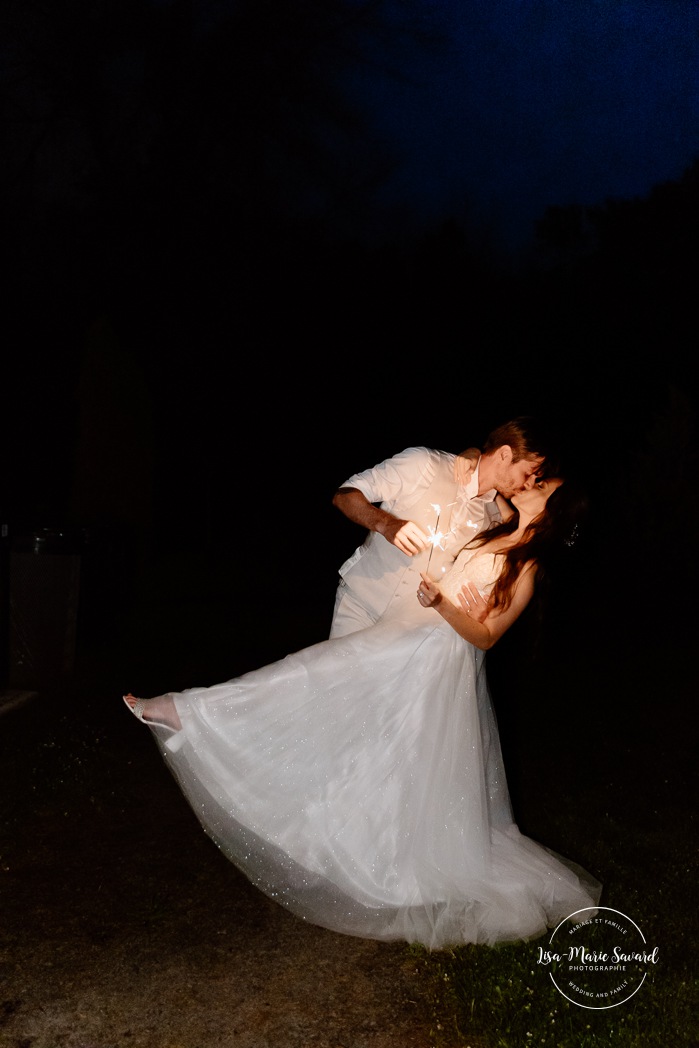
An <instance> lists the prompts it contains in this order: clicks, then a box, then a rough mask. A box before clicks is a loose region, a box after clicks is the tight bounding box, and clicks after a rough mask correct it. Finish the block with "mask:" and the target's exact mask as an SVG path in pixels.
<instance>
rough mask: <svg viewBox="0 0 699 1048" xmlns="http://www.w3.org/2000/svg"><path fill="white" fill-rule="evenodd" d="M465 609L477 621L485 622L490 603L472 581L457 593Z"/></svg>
mask: <svg viewBox="0 0 699 1048" xmlns="http://www.w3.org/2000/svg"><path fill="white" fill-rule="evenodd" d="M457 597H458V598H459V604H460V605H461V608H462V610H463V611H465V612H466V614H467V615H469V617H470V618H472V619H474V620H475V621H476V622H483V620H484V619H485V618H486V616H487V614H488V610H489V608H490V603H489V601H487V600H486V599H485V597H482V596H481V594H480V593H479V591H478V590H477V589H476V587H475V586H474V585H473V583H472V582H466V583H465V584H464V585H463V586H462V587H461V589H460V590H459V592H458V593H457Z"/></svg>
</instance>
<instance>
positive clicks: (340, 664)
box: [152, 551, 600, 949]
mask: <svg viewBox="0 0 699 1048" xmlns="http://www.w3.org/2000/svg"><path fill="white" fill-rule="evenodd" d="M499 561H500V558H499V557H498V556H497V555H493V554H488V553H484V552H482V551H475V552H474V551H464V552H462V553H461V554H460V555H459V557H458V558H457V560H456V562H455V564H454V566H453V567H452V569H451V570H450V572H449V574H448V575H447V576H445V578H444V580H443V583H442V588H443V592H444V593H445V595H447V596H448V595H450V594H451V595H452V596H455V594H456V592H457V591H458V589H459V588H460V586H461V585H462V584H463V582H465V581H466V580H470V581H472V582H475V583H476V585H478V587H479V588H480V589H481V591H482V592H484V593H486V592H488V591H489V589H491V588H492V585H493V583H494V580H495V578H496V576H497V572H498V569H499V566H500V565H499ZM484 663H485V657H484V653H483V652H481V651H479V650H478V649H476V648H474V647H473V646H472V645H470V644H468V643H467V642H466V641H464V640H463V639H462V638H461V637H459V636H458V634H457V633H456V632H455V631H454V630H453V629H452V628H451V627H450V626H448V625H447V624H446V623H445V622H444V620H443V619H442V617H441V616H440V615H439V614H438V613H437V612H436V611H434V610H433V609H426V608H422V607H421V606H420V605H419V603H418V601H417V599H416V600H415V606H414V608H408V609H402V611H401V612H400V613H398V614H397V615H396V616H394V617H391V616H390V614H387V615H386V616H384V618H383V619H381V620H380V621H379V622H378V623H377V624H376V625H374V626H372V627H370V628H368V629H364V630H360V631H358V632H357V633H354V634H351V635H350V636H346V637H341V638H337V639H332V640H327V641H323V642H321V643H319V644H316V645H313V646H312V647H310V648H305V649H304V650H302V651H299V652H297V653H295V654H292V655H288V656H287V657H286V658H284V659H282V660H280V661H279V662H276V663H273V664H271V665H269V666H265V667H263V668H261V669H258V670H254V671H252V672H250V673H247V674H245V675H243V676H241V677H238V678H236V679H234V680H231V681H228V682H226V683H224V684H219V685H216V686H214V687H209V688H192V689H189V690H187V691H185V692H182V693H173V694H174V700H175V705H176V708H177V711H178V713H179V716H180V719H181V722H182V730H181V731H180V732H178V733H176V734H174V735H173V734H169V735H168V734H167V733H166V732H165V730H164V729H160V728H157V727H152V731H153V734H154V736H155V738H156V741H157V743H158V746H159V748H160V750H161V752H162V754H163V756H164V758H165V760H166V762H167V764H168V766H169V767H170V769H171V771H172V773H173V775H174V776H175V778H176V779H177V781H178V783H179V786H180V788H181V790H182V791H183V793H184V795H185V797H186V798H187V800H188V802H189V804H190V805H191V807H192V809H193V811H194V812H195V814H196V815H197V817H198V818H199V820H200V822H201V824H202V826H203V828H204V829H205V831H206V832H207V833H208V834H209V835H210V837H211V838H212V839H213V840H214V841H215V843H216V844H217V845H218V847H219V848H220V849H221V851H222V852H223V853H224V854H225V855H226V856H227V857H228V858H229V859H230V860H231V861H232V862H233V863H234V864H235V865H236V866H237V867H238V868H239V869H240V870H242V871H243V873H244V874H245V875H246V876H247V877H248V878H249V879H250V880H251V881H252V882H253V883H254V884H255V885H256V886H257V887H258V888H259V889H260V890H261V891H263V892H265V893H266V894H267V895H269V896H270V897H272V898H274V899H275V900H276V901H277V902H279V903H280V904H282V905H284V906H286V907H287V908H288V909H289V910H290V911H292V912H293V913H294V914H296V915H297V916H299V917H301V918H302V919H305V920H307V921H309V922H311V923H313V924H317V925H320V926H322V927H325V928H329V929H332V930H334V931H337V932H342V933H344V934H348V935H356V936H360V937H363V938H368V939H379V940H387V941H388V940H405V941H407V942H417V943H422V944H423V945H425V946H427V947H428V948H430V949H439V948H443V947H447V946H453V945H460V944H464V943H488V944H494V943H497V942H511V941H517V940H521V939H531V938H535V937H537V936H540V935H542V934H543V933H544V932H545V931H546V929H547V928H548V927H551V926H555V925H556V924H558V923H559V922H560V921H561V920H563V919H564V918H566V917H567V916H569V915H570V914H572V913H574V912H575V911H578V910H581V909H583V908H587V907H591V906H594V905H595V904H596V903H597V902H598V901H599V893H600V886H599V884H598V882H597V881H595V880H594V879H593V878H592V877H591V876H589V875H588V874H587V873H586V872H585V871H584V870H582V869H580V868H579V867H577V866H576V865H575V864H573V863H570V862H568V861H567V860H564V859H562V858H561V857H560V856H556V855H555V854H554V853H552V852H551V851H549V850H548V849H546V848H544V847H542V846H541V845H539V844H537V843H536V842H534V841H532V840H531V839H529V838H527V837H525V836H524V835H522V834H521V833H520V832H519V830H518V828H517V826H516V824H515V823H514V820H513V815H512V810H511V806H510V800H509V794H508V789H507V782H506V778H505V770H504V767H503V760H502V753H501V749H500V743H499V738H498V730H497V724H496V720H495V717H494V713H493V709H492V705H491V700H490V695H489V691H488V686H487V681H486V676H485V665H484Z"/></svg>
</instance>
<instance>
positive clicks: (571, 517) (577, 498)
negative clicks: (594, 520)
mask: <svg viewBox="0 0 699 1048" xmlns="http://www.w3.org/2000/svg"><path fill="white" fill-rule="evenodd" d="M587 508H588V503H587V496H586V495H585V493H584V492H583V490H582V488H580V486H579V485H578V484H577V483H576V482H574V481H572V480H564V481H563V483H562V484H560V485H559V486H558V487H557V488H556V490H555V491H552V492H551V494H550V495H549V497H548V499H547V500H546V505H545V506H544V509H543V510H542V512H541V513H540V514H539V515H538V516H537V517H535V518H534V520H532V522H531V523H530V524H528V525H527V527H526V528H525V529H524V532H523V534H522V537H521V539H520V540H519V542H517V543H516V544H515V545H514V546H510V547H509V548H508V549H506V550H503V551H502V553H503V554H504V557H505V566H504V568H503V570H502V571H501V573H500V576H499V577H498V580H497V582H496V583H495V586H494V587H493V591H492V595H491V597H492V601H493V607H500V608H501V609H502V610H503V611H504V610H505V609H506V608H507V607H509V605H510V602H511V601H512V596H513V593H514V585H515V582H516V581H517V579H518V577H519V574H520V572H521V571H522V569H523V567H524V565H525V564H527V563H528V562H529V561H533V562H534V587H535V591H536V590H537V589H538V588H539V585H540V583H541V582H543V581H544V579H545V578H546V577H547V575H548V571H549V569H550V567H551V565H552V562H553V561H554V559H555V558H556V557H557V556H558V555H559V554H560V553H561V551H562V550H563V549H565V547H566V546H572V545H573V543H574V542H575V540H576V538H577V533H578V529H579V527H580V525H581V523H582V520H583V518H584V516H585V514H586V512H587ZM518 524H519V513H518V511H517V510H515V512H514V514H513V516H512V517H510V519H509V520H508V521H505V522H503V523H502V524H496V525H495V527H492V528H490V529H489V530H488V531H484V532H481V534H480V535H478V536H477V537H476V538H475V539H473V540H472V541H471V542H469V543H468V548H469V549H473V548H477V547H479V546H484V545H485V544H486V543H489V542H492V541H493V539H497V538H501V537H503V536H506V535H511V534H512V532H513V531H516V530H517V527H518Z"/></svg>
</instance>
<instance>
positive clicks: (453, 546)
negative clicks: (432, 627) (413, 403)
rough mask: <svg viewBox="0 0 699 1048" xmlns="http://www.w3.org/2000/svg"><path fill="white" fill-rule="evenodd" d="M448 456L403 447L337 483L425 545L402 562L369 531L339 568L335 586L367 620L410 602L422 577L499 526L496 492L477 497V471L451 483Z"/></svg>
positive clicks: (446, 564)
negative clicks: (410, 527) (409, 525)
mask: <svg viewBox="0 0 699 1048" xmlns="http://www.w3.org/2000/svg"><path fill="white" fill-rule="evenodd" d="M455 458H456V456H455V455H453V454H451V453H449V452H446V451H434V450H432V449H430V448H406V450H405V451H402V452H400V454H398V455H394V456H393V457H392V458H390V459H386V460H385V461H384V462H380V463H379V464H378V465H377V466H374V467H373V469H367V470H364V471H363V472H362V473H355V474H354V475H353V476H351V477H349V478H348V479H347V480H346V481H345V482H344V483H343V484H342V485H341V486H342V487H343V488H356V489H357V490H358V491H361V492H362V494H363V495H364V496H365V497H366V498H367V499H368V501H369V502H372V503H375V504H378V505H380V506H381V509H384V510H387V511H388V512H389V513H392V514H393V515H394V516H396V517H399V518H401V519H404V520H412V521H414V522H415V524H417V525H418V526H419V527H420V528H421V529H422V530H423V531H424V532H425V534H426V535H429V536H430V538H431V539H432V541H431V543H430V545H429V546H428V548H427V549H426V550H423V551H422V553H418V554H415V555H414V556H412V557H409V556H408V555H407V554H406V553H403V552H402V551H401V550H399V549H398V548H397V547H396V546H394V545H393V544H392V543H390V542H388V540H387V539H385V538H384V537H383V535H379V534H378V533H377V532H375V531H370V532H369V533H368V535H367V537H366V539H365V540H364V542H363V543H362V545H361V546H359V547H358V548H357V549H356V550H355V551H354V553H353V554H352V556H351V557H349V559H348V560H346V561H345V563H344V564H343V565H342V567H341V568H340V575H341V576H342V582H341V586H343V587H346V589H345V592H347V591H349V592H350V593H351V595H352V597H353V598H354V600H355V601H357V602H359V603H360V604H361V605H363V606H364V607H365V608H366V609H367V612H368V615H369V618H370V620H371V621H376V619H378V618H379V617H380V616H381V615H383V613H384V612H385V611H386V610H387V609H388V608H389V607H391V608H394V607H395V606H396V605H397V604H398V603H399V602H401V601H403V600H413V601H414V600H415V599H416V596H415V594H416V592H417V588H418V585H419V583H420V572H421V571H425V572H427V574H429V575H430V576H431V577H432V578H434V579H439V578H440V577H441V575H443V574H444V572H445V571H446V570H447V569H448V568H449V567H451V565H452V564H453V562H454V559H455V558H456V555H457V553H458V552H459V550H460V549H462V548H463V546H465V545H466V543H467V542H469V541H470V540H471V539H472V538H473V537H474V536H475V535H477V534H478V533H479V532H480V531H483V530H484V529H485V528H488V527H490V525H491V523H493V522H497V521H499V520H501V517H500V512H499V510H498V507H497V503H496V501H495V496H496V494H497V492H496V491H495V489H493V490H491V491H488V492H486V493H485V494H484V495H480V496H479V495H478V467H476V469H475V470H474V471H473V473H472V475H471V478H470V480H469V482H468V484H466V485H465V486H464V485H459V484H457V482H456V480H455V479H454V460H455Z"/></svg>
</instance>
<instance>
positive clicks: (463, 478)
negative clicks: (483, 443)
mask: <svg viewBox="0 0 699 1048" xmlns="http://www.w3.org/2000/svg"><path fill="white" fill-rule="evenodd" d="M480 457H481V453H480V451H479V450H478V448H466V451H460V452H459V454H458V455H457V456H456V458H455V459H454V480H455V481H456V483H457V484H459V485H460V486H461V487H464V486H465V485H466V484H468V482H469V480H470V479H471V477H472V476H473V471H474V469H475V468H476V466H477V465H478V460H479V458H480Z"/></svg>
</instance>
